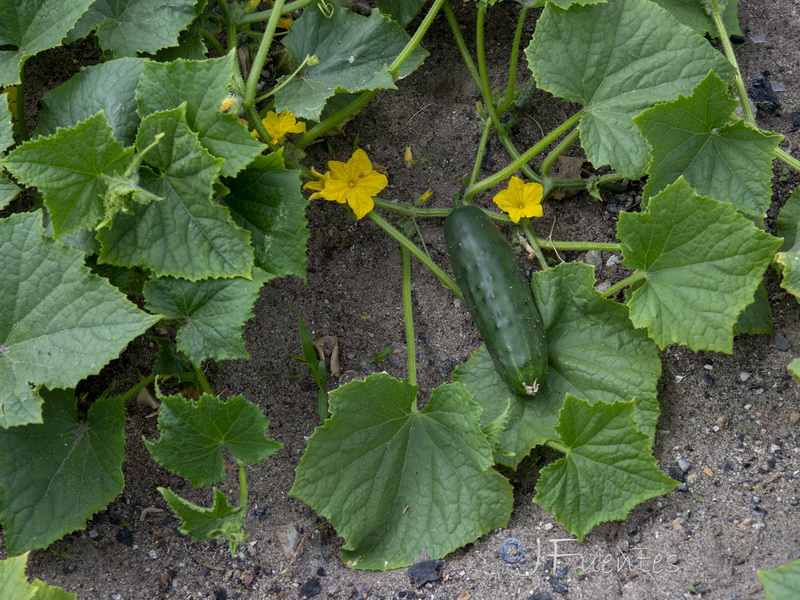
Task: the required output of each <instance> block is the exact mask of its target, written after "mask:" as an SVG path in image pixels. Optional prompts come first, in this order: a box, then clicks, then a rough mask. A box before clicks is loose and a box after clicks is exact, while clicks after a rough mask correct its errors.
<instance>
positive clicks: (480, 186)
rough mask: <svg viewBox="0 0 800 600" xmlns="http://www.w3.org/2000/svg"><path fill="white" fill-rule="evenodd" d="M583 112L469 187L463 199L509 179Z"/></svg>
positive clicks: (565, 130)
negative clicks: (498, 169)
mask: <svg viewBox="0 0 800 600" xmlns="http://www.w3.org/2000/svg"><path fill="white" fill-rule="evenodd" d="M583 114H584V111H583V110H580V111H578V112H577V113H575V114H574V115H572V116H571V117H570V118H569V119H567V120H566V121H564V122H563V123H562V124H561V125H559V126H558V127H556V128H555V129H554V130H553V131H551V132H550V133H549V134H548V135H546V136H545V137H543V138H542V139H541V140H539V142H538V143H537V144H536V145H535V146H533V147H532V148H530V149H529V150H527V151H526V152H525V153H524V154H522V155H520V156H519V157H518V158H516V159H515V160H514V161H513V162H512V163H511V164H510V165H508V166H507V167H505V168H504V169H501V170H500V171H498V172H497V173H495V174H494V175H492V176H491V177H487V178H486V179H483V180H481V181H479V182H478V183H476V184H475V185H471V186H469V187H468V188H467V191H466V192H464V198H465V199H469V198H471V197H472V196H474V195H475V194H477V193H479V192H482V191H484V190H487V189H489V188H490V187H492V186H493V185H497V184H498V183H500V182H501V181H503V180H505V179H507V178H509V177H511V176H512V175H513V174H514V173H515V172H516V171H517V170H518V169H520V168H521V167H522V166H523V165H526V164H527V163H528V162H529V161H530V160H531V159H532V158H533V157H534V156H536V155H537V154H539V153H540V152H541V151H542V150H544V149H545V148H547V146H549V145H550V144H552V143H553V142H554V141H556V140H557V139H558V138H560V137H561V136H562V135H564V134H565V133H567V132H568V131H569V130H570V129H571V128H572V126H573V125H575V124H576V123H577V122H578V121H580V120H581V117H583Z"/></svg>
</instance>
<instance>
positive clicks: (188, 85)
mask: <svg viewBox="0 0 800 600" xmlns="http://www.w3.org/2000/svg"><path fill="white" fill-rule="evenodd" d="M234 60H235V54H234V53H230V54H228V55H226V56H223V57H221V58H213V59H210V60H201V61H191V60H176V61H175V62H171V63H156V62H147V63H145V65H144V73H142V78H141V80H140V81H139V86H138V87H137V88H136V101H137V102H138V103H139V114H141V115H142V116H146V115H149V114H151V113H155V112H158V111H166V110H171V109H173V108H177V107H179V106H181V104H183V103H185V104H186V123H187V124H188V125H189V128H190V129H191V130H192V131H194V132H195V133H196V134H197V135H198V136H199V140H200V144H202V146H203V147H204V148H205V149H206V150H208V152H209V153H210V154H211V155H212V156H215V157H217V158H221V159H224V161H225V162H224V163H223V165H222V171H221V175H223V176H225V177H232V176H233V175H236V173H238V172H239V171H241V170H242V169H243V168H245V167H246V166H247V165H248V164H250V162H252V161H253V159H254V158H255V157H256V156H258V155H259V154H260V153H261V151H262V150H263V149H264V145H263V144H261V143H260V142H258V140H256V139H255V138H254V137H253V136H252V135H250V132H249V131H248V130H247V128H246V127H245V126H244V125H242V124H241V123H239V120H238V119H237V117H236V115H235V114H229V113H222V112H220V106H221V104H222V101H223V100H224V99H225V98H227V97H228V96H229V95H230V89H229V88H230V87H231V86H232V85H233V77H234V73H235V72H236V64H235V63H234Z"/></svg>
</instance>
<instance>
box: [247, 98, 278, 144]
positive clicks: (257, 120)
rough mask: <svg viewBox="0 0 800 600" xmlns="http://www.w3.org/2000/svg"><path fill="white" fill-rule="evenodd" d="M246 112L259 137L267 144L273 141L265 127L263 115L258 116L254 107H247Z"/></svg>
mask: <svg viewBox="0 0 800 600" xmlns="http://www.w3.org/2000/svg"><path fill="white" fill-rule="evenodd" d="M244 110H245V112H246V113H247V118H248V119H250V125H252V126H253V129H255V130H256V133H257V134H258V136H259V137H260V138H261V139H262V140H263V141H264V142H265V143H267V144H269V143H270V142H271V141H272V138H271V137H270V136H269V134H268V133H267V129H266V127H264V123H263V122H262V120H261V115H259V114H258V111H257V110H256V107H255V106H254V105H250V106H245V107H244Z"/></svg>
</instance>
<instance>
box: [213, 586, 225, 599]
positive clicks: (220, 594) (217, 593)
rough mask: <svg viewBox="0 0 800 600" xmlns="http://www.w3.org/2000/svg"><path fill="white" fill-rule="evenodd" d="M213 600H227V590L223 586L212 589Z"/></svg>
mask: <svg viewBox="0 0 800 600" xmlns="http://www.w3.org/2000/svg"><path fill="white" fill-rule="evenodd" d="M214 600H228V590H226V589H225V588H219V589H218V590H214Z"/></svg>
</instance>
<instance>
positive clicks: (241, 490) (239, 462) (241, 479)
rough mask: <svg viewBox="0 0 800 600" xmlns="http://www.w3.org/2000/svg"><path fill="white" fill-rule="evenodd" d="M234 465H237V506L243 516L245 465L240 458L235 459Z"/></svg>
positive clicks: (245, 502) (245, 488)
mask: <svg viewBox="0 0 800 600" xmlns="http://www.w3.org/2000/svg"><path fill="white" fill-rule="evenodd" d="M236 465H237V466H238V467H239V508H241V509H242V515H243V516H244V514H245V513H247V472H246V467H247V465H245V464H244V461H243V460H242V459H240V458H237V459H236Z"/></svg>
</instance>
